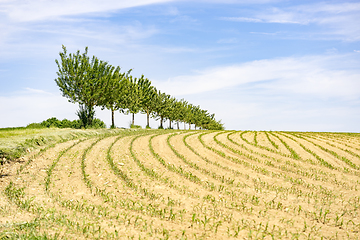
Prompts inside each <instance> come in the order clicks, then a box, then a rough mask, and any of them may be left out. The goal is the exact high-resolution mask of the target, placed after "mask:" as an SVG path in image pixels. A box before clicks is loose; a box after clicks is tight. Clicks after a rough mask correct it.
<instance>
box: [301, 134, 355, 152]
mask: <svg viewBox="0 0 360 240" xmlns="http://www.w3.org/2000/svg"><path fill="white" fill-rule="evenodd" d="M304 136H307V137H310V138H314V139H317V140H319V141H321V142H322V143H325V144H327V145H330V146H332V147H335V148H339V149H341V150H342V151H345V152H347V153H349V154H351V155H353V156H356V157H357V158H360V148H358V147H357V146H356V145H354V144H352V142H351V141H345V140H342V139H341V138H335V139H334V138H330V137H329V136H326V137H325V136H321V135H319V134H312V135H310V134H306V135H304ZM330 142H331V143H330Z"/></svg>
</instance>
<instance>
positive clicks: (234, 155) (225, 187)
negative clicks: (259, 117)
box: [0, 130, 360, 239]
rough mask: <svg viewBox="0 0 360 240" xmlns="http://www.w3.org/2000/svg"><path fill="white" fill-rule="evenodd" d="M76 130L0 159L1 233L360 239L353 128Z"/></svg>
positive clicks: (358, 161) (358, 152)
mask: <svg viewBox="0 0 360 240" xmlns="http://www.w3.org/2000/svg"><path fill="white" fill-rule="evenodd" d="M73 131H74V132H67V133H66V134H67V135H66V134H64V135H63V137H61V138H58V139H55V138H54V139H53V140H52V141H50V142H48V143H47V144H38V145H39V146H38V147H36V148H35V147H33V148H30V149H29V151H28V153H27V154H26V155H25V156H24V157H23V158H22V160H21V161H19V162H16V163H14V162H12V163H11V164H5V165H3V166H0V167H2V168H3V169H2V171H3V172H2V175H3V176H2V177H1V178H0V192H1V193H0V239H359V238H360V215H359V214H360V192H359V190H360V182H359V181H360V134H350V133H349V134H347V133H313V132H264V131H257V132H255V131H200V130H197V131H183V130H181V131H180V130H136V131H131V130H102V131H99V132H96V131H95V130H91V131H92V132H91V133H86V131H85V130H82V131H83V132H82V133H81V134H80V133H79V132H76V131H75V130H73ZM79 131H81V130H79ZM36 134H39V133H36ZM70 135H71V136H72V137H65V136H70ZM38 138H39V137H37V138H36V139H38ZM4 139H5V140H4ZM6 139H11V134H10V135H9V136H6V137H3V139H2V141H3V142H1V141H0V143H2V144H3V143H4V142H6ZM33 139H34V138H33ZM0 140H1V139H0ZM23 141H25V140H23ZM27 141H28V140H27ZM8 142H16V141H15V140H13V141H10V140H9V141H8ZM8 142H7V144H10V143H8ZM30 142H31V141H30ZM29 152H30V153H29Z"/></svg>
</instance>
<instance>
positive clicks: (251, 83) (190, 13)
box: [0, 0, 360, 132]
mask: <svg viewBox="0 0 360 240" xmlns="http://www.w3.org/2000/svg"><path fill="white" fill-rule="evenodd" d="M359 23H360V1H346V0H337V1H316V0H312V1H307V0H302V1H289V0H191V1H190V0H132V1H122V0H102V1H96V0H51V1H50V0H0V128H3V127H18V126H26V125H27V124H29V123H32V122H41V121H43V120H45V119H47V118H50V117H56V118H58V119H60V120H62V119H64V118H67V119H70V120H74V119H77V116H76V111H77V109H78V107H79V106H78V105H77V104H73V103H70V102H68V101H67V99H66V98H65V97H62V95H61V92H60V90H59V88H58V86H57V85H56V83H55V81H54V80H55V79H56V77H57V74H56V72H57V71H58V69H57V65H56V63H55V59H59V52H61V51H62V48H61V46H62V45H64V46H66V48H67V50H68V52H71V53H74V52H76V51H77V50H80V51H81V52H83V51H84V49H85V47H88V48H89V55H90V56H92V55H94V56H96V57H98V58H99V59H101V60H104V61H107V62H109V64H111V65H113V66H120V67H121V70H122V71H123V72H127V71H128V70H129V69H133V71H132V75H133V76H134V77H140V76H141V75H142V74H143V75H144V76H145V77H146V78H148V79H149V80H151V82H152V84H153V85H154V86H155V87H156V88H157V89H159V90H161V91H162V92H166V93H167V94H170V95H172V96H174V97H176V98H177V99H182V98H184V99H186V100H187V101H188V102H190V103H191V104H193V105H199V106H200V107H201V108H202V109H206V110H208V111H209V112H210V113H215V118H216V119H217V120H221V122H222V123H224V126H225V128H226V129H227V130H273V131H275V130H277V131H326V132H360V124H359V123H360V24H359ZM96 117H98V118H100V119H101V120H103V121H104V122H105V123H106V124H107V125H108V126H109V125H110V123H111V113H110V111H108V110H106V109H105V110H101V109H100V108H97V110H96ZM130 121H131V116H130V115H124V114H121V113H116V114H115V124H116V125H117V126H119V127H129V123H130ZM135 124H137V125H141V126H143V127H144V126H145V125H146V116H145V115H144V114H137V115H136V116H135ZM150 125H151V127H153V128H157V127H158V126H159V122H158V121H156V120H152V121H151V122H150ZM165 126H167V124H165Z"/></svg>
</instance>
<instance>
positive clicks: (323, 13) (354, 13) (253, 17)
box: [221, 3, 360, 41]
mask: <svg viewBox="0 0 360 240" xmlns="http://www.w3.org/2000/svg"><path fill="white" fill-rule="evenodd" d="M359 16H360V3H338V4H329V3H314V4H308V5H298V6H291V7H286V8H280V7H272V8H268V9H266V10H259V11H258V12H253V13H252V14H250V16H241V17H223V18H221V19H222V20H227V21H237V22H254V23H280V24H301V25H308V24H315V25H318V26H322V27H324V29H323V30H322V32H321V34H323V35H326V36H327V37H328V38H329V37H331V36H332V38H340V39H342V40H345V41H359V40H360V24H358V23H359V21H360V17H359ZM316 36H319V34H317V35H316Z"/></svg>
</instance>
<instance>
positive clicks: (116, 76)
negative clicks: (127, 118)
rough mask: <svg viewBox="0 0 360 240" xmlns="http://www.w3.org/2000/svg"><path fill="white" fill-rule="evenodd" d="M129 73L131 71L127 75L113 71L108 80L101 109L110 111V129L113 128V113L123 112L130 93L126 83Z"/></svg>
mask: <svg viewBox="0 0 360 240" xmlns="http://www.w3.org/2000/svg"><path fill="white" fill-rule="evenodd" d="M130 72H131V69H130V70H129V71H128V72H127V73H120V72H119V71H114V72H113V73H112V75H111V77H110V78H109V79H108V83H107V85H106V88H105V91H104V96H103V98H102V103H101V107H102V109H104V108H107V109H109V110H110V111H111V128H115V119H114V112H115V111H120V112H122V113H124V112H125V109H126V105H127V102H128V100H127V98H128V96H129V91H130V83H129V81H128V76H129V74H130Z"/></svg>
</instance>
